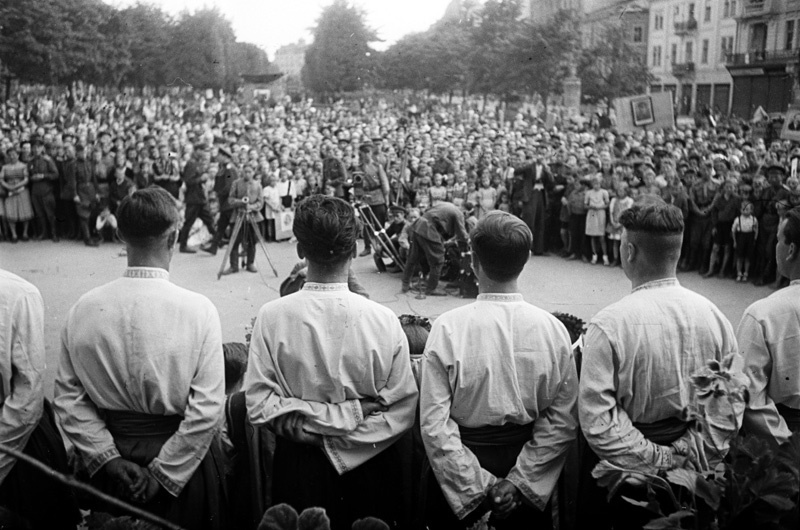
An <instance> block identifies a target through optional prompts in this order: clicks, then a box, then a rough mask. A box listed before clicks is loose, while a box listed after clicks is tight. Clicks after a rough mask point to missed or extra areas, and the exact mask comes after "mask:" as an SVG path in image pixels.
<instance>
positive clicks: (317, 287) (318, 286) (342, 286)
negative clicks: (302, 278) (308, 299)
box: [303, 282, 348, 292]
mask: <svg viewBox="0 0 800 530" xmlns="http://www.w3.org/2000/svg"><path fill="white" fill-rule="evenodd" d="M303 290H304V291H317V292H329V291H347V290H348V287H347V284H346V283H315V282H306V284H305V285H303Z"/></svg>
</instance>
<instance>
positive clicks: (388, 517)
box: [273, 436, 403, 530]
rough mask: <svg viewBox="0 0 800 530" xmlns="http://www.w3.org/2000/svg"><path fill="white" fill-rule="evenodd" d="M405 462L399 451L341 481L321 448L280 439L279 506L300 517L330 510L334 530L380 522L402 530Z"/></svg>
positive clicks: (277, 466)
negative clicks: (309, 510)
mask: <svg viewBox="0 0 800 530" xmlns="http://www.w3.org/2000/svg"><path fill="white" fill-rule="evenodd" d="M400 463H401V459H400V456H399V454H398V450H397V448H396V447H395V446H392V447H389V448H388V449H386V450H385V451H383V452H381V453H380V454H378V455H376V456H375V457H373V458H372V459H371V460H369V461H367V462H365V463H363V464H361V465H360V466H358V467H357V468H355V469H353V470H352V471H348V472H346V473H344V474H343V475H339V473H337V472H336V469H334V467H333V466H332V465H331V463H330V462H329V461H328V458H327V457H326V456H325V453H324V452H323V451H322V450H321V449H320V448H318V447H313V446H310V445H304V444H298V443H295V442H292V441H290V440H287V439H286V438H282V437H280V436H279V437H278V438H277V440H276V444H275V458H274V465H273V470H274V475H273V503H274V504H280V503H286V504H288V505H290V506H291V507H293V508H294V509H295V510H297V511H298V512H301V511H302V510H304V509H306V508H311V507H314V506H319V507H322V508H325V511H326V512H327V514H328V517H329V518H330V520H331V528H332V529H333V530H345V529H347V530H349V529H350V528H351V527H352V525H353V522H355V521H356V520H358V519H361V518H364V517H377V518H378V519H382V520H383V521H384V522H386V523H387V524H388V525H389V528H399V525H398V521H399V520H400V519H401V516H402V509H403V502H402V491H401V490H402V470H401V467H400Z"/></svg>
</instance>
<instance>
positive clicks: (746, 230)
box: [731, 202, 758, 282]
mask: <svg viewBox="0 0 800 530" xmlns="http://www.w3.org/2000/svg"><path fill="white" fill-rule="evenodd" d="M731 234H732V235H733V248H734V250H735V255H736V281H737V282H746V281H747V276H748V274H750V260H751V258H752V256H753V251H754V249H755V245H756V238H758V219H756V218H755V216H754V215H753V203H751V202H743V203H742V208H741V213H740V214H739V216H738V217H737V218H736V219H734V220H733V225H732V226H731Z"/></svg>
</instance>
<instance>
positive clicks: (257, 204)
mask: <svg viewBox="0 0 800 530" xmlns="http://www.w3.org/2000/svg"><path fill="white" fill-rule="evenodd" d="M254 175H255V170H254V169H253V167H252V166H245V167H244V170H243V171H242V176H241V178H239V179H238V180H237V181H236V182H234V183H233V185H232V186H231V194H230V195H229V196H228V203H229V204H230V206H231V208H233V209H234V210H236V215H237V216H238V215H247V216H248V217H249V218H250V219H252V220H253V221H255V222H256V223H260V222H261V221H263V220H264V217H263V216H262V215H261V208H262V207H263V206H264V201H263V199H262V198H261V185H260V184H259V183H258V181H256V180H255V179H253V176H254ZM253 230H254V228H253V226H252V224H251V223H250V222H249V221H248V219H247V218H245V219H244V222H243V223H242V226H241V228H240V230H239V233H238V234H237V235H236V240H235V241H232V242H231V245H232V246H231V267H230V269H228V270H227V271H225V274H233V273H236V272H239V245H242V246H243V247H244V251H245V253H246V254H247V271H248V272H258V269H256V266H255V265H254V262H255V259H256V238H257V236H256V234H254V233H253V232H252V231H253Z"/></svg>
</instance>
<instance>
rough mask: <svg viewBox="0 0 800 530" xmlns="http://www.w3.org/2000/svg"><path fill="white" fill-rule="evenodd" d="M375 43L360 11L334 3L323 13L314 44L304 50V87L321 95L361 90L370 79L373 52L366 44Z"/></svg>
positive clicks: (343, 1)
mask: <svg viewBox="0 0 800 530" xmlns="http://www.w3.org/2000/svg"><path fill="white" fill-rule="evenodd" d="M376 40H378V37H377V34H376V32H375V30H373V29H371V28H370V27H368V26H367V23H366V16H365V14H364V11H363V10H362V9H360V8H358V7H355V6H352V5H350V4H348V3H347V1H346V0H334V2H333V4H331V5H329V6H328V7H326V8H325V9H324V10H323V11H322V15H320V18H319V20H318V21H317V26H316V28H314V42H313V43H312V44H311V45H310V46H309V47H308V50H306V61H305V66H304V67H303V72H302V76H303V82H304V84H305V86H306V87H308V88H309V89H310V90H312V91H314V92H318V93H321V94H331V93H337V92H342V91H353V90H359V89H361V88H362V87H363V86H364V85H365V84H366V83H367V82H369V81H372V80H373V67H374V61H372V57H371V56H372V55H373V53H374V51H373V50H372V48H370V45H369V43H370V42H374V41H376Z"/></svg>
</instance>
